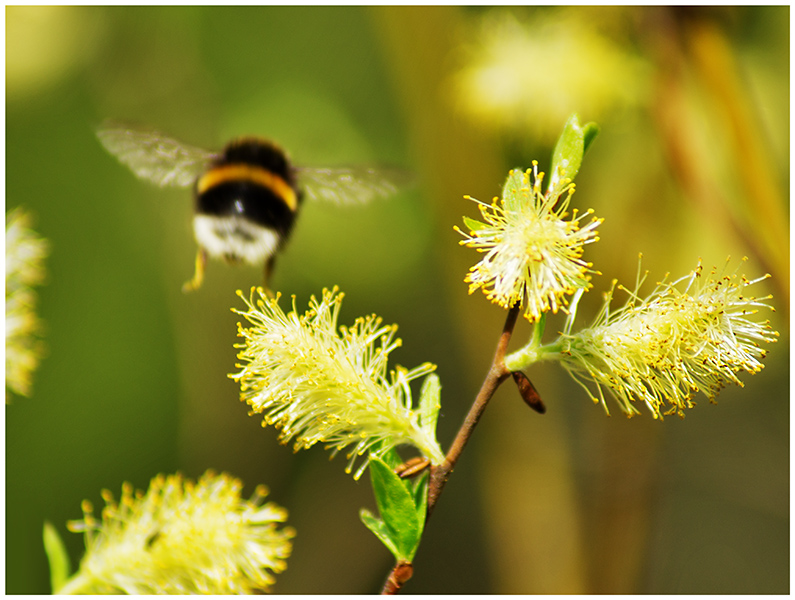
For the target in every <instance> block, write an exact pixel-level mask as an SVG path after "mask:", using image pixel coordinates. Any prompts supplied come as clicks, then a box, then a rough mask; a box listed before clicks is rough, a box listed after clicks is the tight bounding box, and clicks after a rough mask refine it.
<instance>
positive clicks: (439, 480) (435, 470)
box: [428, 304, 520, 517]
mask: <svg viewBox="0 0 795 600" xmlns="http://www.w3.org/2000/svg"><path fill="white" fill-rule="evenodd" d="M519 308H520V307H519V305H518V304H517V305H516V306H514V307H513V308H512V309H511V310H510V311H508V317H507V318H506V320H505V326H504V327H503V329H502V335H501V336H500V340H499V342H498V343H497V350H496V351H495V353H494V359H493V360H492V362H491V368H490V369H489V372H488V374H487V375H486V379H485V380H484V381H483V385H481V387H480V391H479V392H478V395H477V397H476V398H475V402H474V404H472V407H471V408H470V409H469V413H468V414H467V416H466V418H465V419H464V423H463V424H462V425H461V428H460V429H459V430H458V435H456V437H455V440H453V444H452V445H451V446H450V450H449V451H448V452H447V456H446V457H445V460H444V462H443V463H442V464H441V465H434V466H432V467H431V478H430V482H429V485H428V516H429V517H430V516H431V513H432V512H433V509H434V507H435V506H436V502H437V501H438V500H439V495H440V494H441V493H442V489H443V488H444V485H445V483H447V479H448V478H449V477H450V473H452V471H453V468H454V467H455V464H456V462H457V461H458V458H459V457H460V456H461V453H462V452H463V451H464V447H465V446H466V444H467V442H468V441H469V438H470V437H471V436H472V432H473V430H474V429H475V426H476V425H477V424H478V421H479V420H480V417H481V415H482V414H483V411H484V410H486V406H487V405H488V403H489V400H491V397H492V396H493V395H494V392H495V391H497V388H498V387H499V386H500V384H501V383H502V382H503V381H505V380H506V379H507V378H508V377H509V376H510V374H511V372H510V371H509V370H508V369H507V368H506V367H505V362H504V359H505V351H506V350H507V349H508V342H509V341H510V340H511V334H512V333H513V328H514V326H515V325H516V319H517V317H518V316H519Z"/></svg>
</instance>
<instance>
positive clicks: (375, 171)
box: [295, 167, 411, 204]
mask: <svg viewBox="0 0 795 600" xmlns="http://www.w3.org/2000/svg"><path fill="white" fill-rule="evenodd" d="M295 172H296V175H297V177H298V182H299V185H300V186H301V188H302V189H303V191H304V193H305V194H306V196H307V197H308V198H309V199H310V200H323V201H327V202H335V203H337V204H365V203H367V202H370V201H371V200H373V199H375V198H385V197H387V196H391V195H392V194H395V193H396V192H397V191H398V190H400V189H401V188H403V187H405V186H406V185H408V184H409V183H410V180H411V176H410V173H409V172H408V171H406V170H404V169H400V168H398V167H337V168H316V167H296V169H295Z"/></svg>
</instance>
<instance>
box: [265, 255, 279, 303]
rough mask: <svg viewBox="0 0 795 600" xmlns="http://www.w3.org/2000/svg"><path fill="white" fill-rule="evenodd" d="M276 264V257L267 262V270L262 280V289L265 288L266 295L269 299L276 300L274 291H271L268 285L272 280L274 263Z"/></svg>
mask: <svg viewBox="0 0 795 600" xmlns="http://www.w3.org/2000/svg"><path fill="white" fill-rule="evenodd" d="M274 262H276V255H273V256H271V257H270V258H269V259H268V260H266V261H265V270H264V273H263V278H262V281H263V283H262V287H264V288H265V293H266V294H267V295H268V298H274V297H275V296H274V294H273V291H271V288H270V286H269V285H268V284H269V283H270V280H271V273H273V263H274Z"/></svg>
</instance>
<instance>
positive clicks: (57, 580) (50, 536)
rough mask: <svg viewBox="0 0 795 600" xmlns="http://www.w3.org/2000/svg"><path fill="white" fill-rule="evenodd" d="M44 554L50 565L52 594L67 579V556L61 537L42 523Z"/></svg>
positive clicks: (50, 527)
mask: <svg viewBox="0 0 795 600" xmlns="http://www.w3.org/2000/svg"><path fill="white" fill-rule="evenodd" d="M44 552H46V554H47V560H48V561H49V563H50V584H51V585H52V591H53V593H54V592H56V591H58V590H59V589H61V588H62V587H63V585H64V584H65V583H66V580H67V579H69V571H70V570H71V567H70V565H69V554H68V553H67V552H66V546H64V543H63V540H61V536H60V535H58V531H57V530H56V529H55V527H53V526H52V525H51V524H50V523H48V522H46V521H45V522H44Z"/></svg>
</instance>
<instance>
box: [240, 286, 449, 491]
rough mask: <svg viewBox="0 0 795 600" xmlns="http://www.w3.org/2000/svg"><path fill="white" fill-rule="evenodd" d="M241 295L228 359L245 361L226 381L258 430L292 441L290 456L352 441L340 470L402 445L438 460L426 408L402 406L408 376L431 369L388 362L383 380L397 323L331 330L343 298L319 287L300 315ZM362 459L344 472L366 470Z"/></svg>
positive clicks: (406, 401) (372, 319) (368, 322)
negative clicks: (235, 385)
mask: <svg viewBox="0 0 795 600" xmlns="http://www.w3.org/2000/svg"><path fill="white" fill-rule="evenodd" d="M254 292H255V290H252V293H251V298H248V299H247V298H245V297H244V296H243V295H242V294H241V293H240V292H238V294H239V295H240V296H241V298H243V300H244V301H245V302H246V305H247V306H248V310H247V311H245V312H243V311H238V310H235V312H237V313H238V314H240V315H242V316H243V317H245V318H246V320H248V321H249V323H251V326H250V327H248V328H244V327H243V326H242V325H240V324H238V335H239V336H240V337H242V338H244V339H245V343H244V344H241V345H239V346H237V347H239V348H242V351H241V352H240V354H238V358H239V359H240V360H243V361H245V365H238V366H239V367H240V369H241V370H240V371H239V372H238V373H235V374H232V375H230V377H232V378H233V379H234V380H235V381H238V382H239V383H240V389H241V399H243V400H245V401H246V402H247V403H248V404H249V405H250V406H251V408H252V411H253V412H255V413H264V422H263V425H265V424H268V425H274V426H276V427H277V428H279V429H281V436H280V439H281V440H282V441H283V442H285V443H286V442H287V441H289V440H290V439H292V438H295V442H294V447H295V450H296V451H297V450H299V449H301V448H309V447H310V446H312V445H314V444H315V443H317V442H322V443H324V444H326V447H327V448H333V452H334V454H336V453H337V452H339V451H340V450H342V449H344V448H346V447H348V446H350V445H353V449H352V450H351V451H350V452H349V453H348V458H349V462H348V465H347V468H346V471H347V472H348V473H350V472H351V471H352V469H353V465H354V462H355V461H356V458H357V457H359V456H363V455H365V454H367V453H368V452H373V453H374V454H376V455H382V454H383V453H385V452H387V451H388V450H389V449H390V448H393V447H395V446H397V445H399V444H410V445H412V446H414V447H415V448H417V449H418V450H419V451H420V452H422V454H423V456H425V457H427V458H428V459H429V460H430V461H431V462H432V463H433V464H441V462H443V461H444V453H443V452H442V450H441V448H440V447H439V443H438V442H437V441H436V431H435V426H436V414H437V412H438V406H436V407H435V409H434V410H428V411H426V410H415V409H414V408H413V407H412V397H411V389H410V387H409V384H410V383H411V381H412V380H414V379H417V378H419V377H422V376H424V375H429V374H430V373H432V372H433V370H434V369H435V368H436V366H435V365H432V364H430V363H424V364H422V365H420V366H418V367H416V368H414V369H411V370H406V369H404V368H403V367H400V366H397V367H396V368H395V370H393V371H390V372H389V375H388V376H387V368H388V365H387V362H388V358H389V353H390V352H392V350H394V349H395V348H397V347H398V346H400V345H401V340H400V339H399V338H395V337H394V335H395V331H396V330H397V326H395V325H389V326H382V325H381V319H380V317H376V316H375V315H371V316H369V317H363V318H359V319H356V321H355V322H354V324H353V326H352V327H338V325H337V319H338V316H339V310H340V306H341V302H342V298H343V294H341V293H340V294H337V290H336V288H335V289H334V290H331V291H329V290H324V291H323V296H322V298H321V300H320V301H318V300H317V299H316V298H315V297H314V296H313V297H312V299H311V301H310V303H309V310H307V312H306V313H305V314H304V315H299V314H298V311H297V310H296V308H295V298H293V310H292V311H291V312H290V313H288V314H285V313H284V311H283V310H282V309H281V308H280V307H279V303H278V300H279V299H278V297H277V298H268V297H266V295H265V293H264V291H263V290H262V289H261V288H257V290H256V294H257V296H258V298H256V299H255V298H254ZM368 461H369V456H367V457H366V458H365V460H364V461H363V462H362V464H361V465H360V466H359V468H358V469H357V471H356V472H355V474H354V478H357V479H358V478H359V477H360V476H361V474H362V473H363V472H364V470H365V468H366V467H367V464H368Z"/></svg>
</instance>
